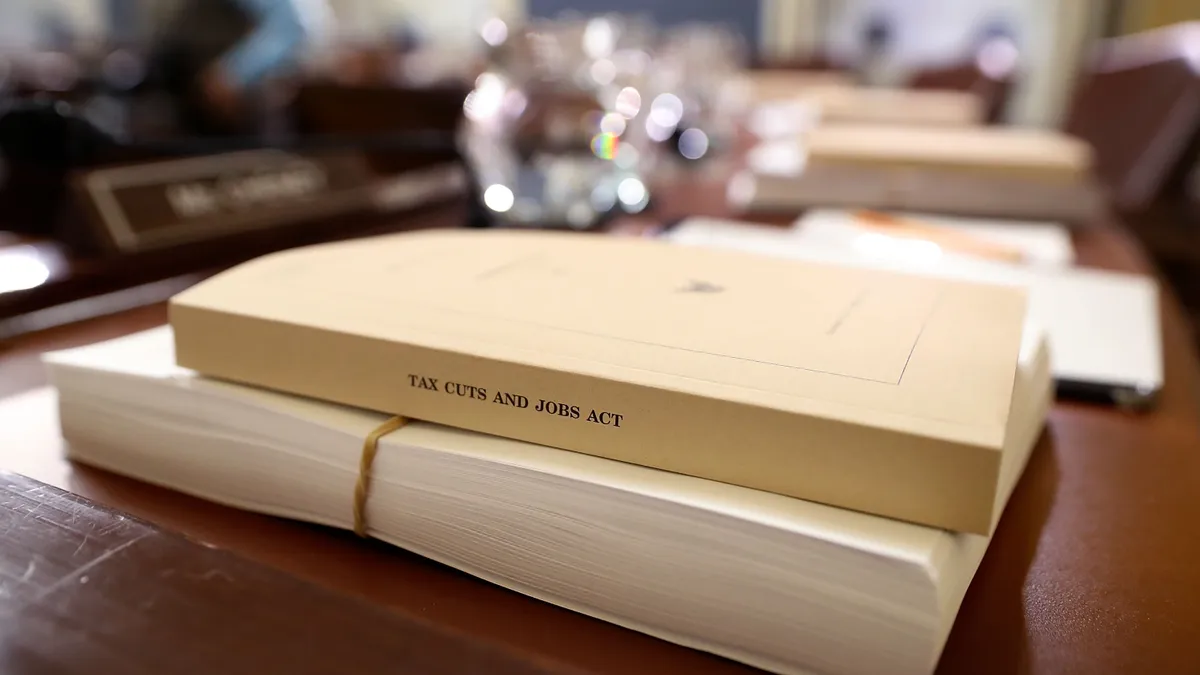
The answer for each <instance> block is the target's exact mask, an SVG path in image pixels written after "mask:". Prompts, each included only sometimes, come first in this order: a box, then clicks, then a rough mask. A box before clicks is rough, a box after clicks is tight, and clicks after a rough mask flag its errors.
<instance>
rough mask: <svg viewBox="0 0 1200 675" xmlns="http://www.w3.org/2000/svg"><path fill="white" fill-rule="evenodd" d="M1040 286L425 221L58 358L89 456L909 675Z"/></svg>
mask: <svg viewBox="0 0 1200 675" xmlns="http://www.w3.org/2000/svg"><path fill="white" fill-rule="evenodd" d="M781 298H783V299H784V300H783V301H782V302H781ZM1026 304H1027V302H1026V293H1025V292H1024V291H1023V290H1021V289H1019V288H1014V287H1012V286H1007V285H997V284H981V283H974V282H970V281H964V280H961V279H954V278H937V277H922V276H917V275H911V274H905V273H900V272H896V271H889V270H878V269H868V268H864V267H856V266H852V265H843V266H836V265H828V264H823V263H818V262H796V261H790V260H781V259H773V258H767V257H762V256H756V255H750V254H746V253H740V252H730V251H719V250H712V249H711V248H708V247H686V246H678V245H675V244H673V243H671V242H664V241H658V240H650V239H632V238H618V237H586V236H581V235H570V234H548V233H532V232H511V231H491V232H464V231H442V232H423V233H413V234H405V235H395V236H388V237H379V238H375V239H368V240H358V241H348V242H339V243H335V244H325V245H321V246H315V247H310V248H306V249H295V250H291V251H287V252H283V253H278V254H274V255H271V256H267V257H265V258H261V259H258V260H255V261H252V262H250V263H246V264H243V265H241V266H239V267H237V268H235V269H232V270H229V271H226V272H224V273H222V274H219V275H217V276H215V277H212V278H210V279H208V280H206V281H204V282H202V283H201V284H199V285H197V286H196V287H193V288H192V289H189V290H188V291H185V292H184V293H182V294H180V295H179V296H177V297H175V298H174V299H172V302H171V326H170V327H169V328H163V329H159V330H156V331H152V332H149V333H143V334H140V335H135V336H131V337H127V338H122V339H119V340H116V341H112V342H108V343H104V344H100V345H95V346H91V347H85V348H81V349H75V350H70V351H66V352H61V353H57V354H52V355H50V356H48V357H47V363H48V364H49V368H50V371H51V375H52V379H53V382H54V384H55V386H56V387H57V390H58V396H59V399H58V400H59V404H60V419H61V423H62V429H63V433H64V434H65V436H66V438H67V440H68V448H69V453H70V456H71V457H72V458H73V459H74V460H76V461H80V462H85V463H88V464H93V465H96V466H99V467H102V468H105V469H108V470H111V471H114V472H118V473H122V474H126V475H129V476H132V477H135V478H138V479H141V480H144V481H148V482H151V483H155V484H159V485H164V486H167V487H170V488H174V489H177V490H181V491H184V492H187V493H190V494H193V495H197V496H200V497H203V498H207V499H211V500H215V501H219V502H222V503H225V504H230V505H233V506H237V507H240V508H245V509H250V510H254V511H259V512H263V513H268V514H273V515H277V516H282V517H288V518H296V519H301V520H306V521H311V522H314V523H321V524H324V525H328V526H331V527H338V528H353V529H354V530H355V531H357V532H359V533H360V534H362V535H364V536H371V537H376V538H379V539H382V540H384V541H388V542H391V543H393V544H395V545H397V546H400V547H403V548H405V549H408V550H411V551H414V552H416V553H419V554H422V555H425V556H428V557H430V558H432V559H435V560H439V561H442V562H444V563H446V564H448V565H452V566H454V567H456V568H459V569H461V570H464V571H466V572H468V573H470V574H474V575H476V576H478V577H480V578H483V579H487V580H489V581H492V582H495V583H497V584H500V585H502V586H505V587H507V588H510V589H513V590H515V591H518V592H521V593H525V594H528V595H530V596H533V597H536V598H541V599H544V600H546V601H549V602H552V603H555V604H558V605H561V606H563V607H567V608H571V609H574V610H576V611H579V612H583V613H586V614H589V615H592V616H595V617H599V618H601V619H604V620H608V621H612V622H614V623H617V624H620V625H623V626H628V627H629V628H632V629H634V630H639V631H643V632H646V633H649V634H651V635H656V636H660V637H662V638H664V639H667V640H670V641H673V642H676V643H679V644H681V645H686V646H690V647H695V648H698V649H703V650H707V651H710V652H713V653H716V654H721V655H724V656H728V657H730V658H732V659H736V660H738V661H742V662H745V663H749V664H753V665H757V666H760V667H763V668H766V669H769V670H773V671H776V672H779V673H832V674H840V673H847V674H857V673H864V674H865V673H879V672H889V673H914V674H923V673H929V672H930V671H931V670H932V669H933V668H934V666H935V665H936V663H937V659H938V656H939V654H940V652H941V649H942V647H943V645H944V644H945V641H946V639H947V636H948V634H949V631H950V627H951V625H952V624H953V621H954V617H955V615H956V613H957V611H958V607H959V605H960V603H961V602H962V599H963V597H964V594H965V593H966V589H967V587H968V585H969V583H970V580H971V577H972V575H973V574H974V572H975V570H976V569H977V567H978V565H979V562H980V560H981V558H982V556H983V554H984V551H985V550H986V548H987V545H988V542H989V540H990V537H991V534H992V532H993V531H994V528H995V527H996V525H997V522H998V521H999V519H1000V517H1001V515H1002V513H1003V511H1004V507H1005V505H1006V503H1007V501H1008V498H1009V495H1010V494H1011V493H1012V490H1013V487H1014V485H1015V484H1016V482H1017V480H1018V479H1019V477H1020V475H1021V472H1022V469H1023V467H1024V466H1025V463H1026V460H1027V459H1028V457H1029V454H1030V452H1031V450H1032V448H1033V446H1034V444H1035V442H1036V440H1037V438H1038V437H1039V435H1040V432H1041V429H1042V427H1043V424H1044V421H1045V417H1046V413H1047V407H1048V406H1049V405H1050V401H1051V398H1052V384H1051V375H1050V371H1051V365H1050V352H1049V350H1048V348H1047V344H1046V340H1045V339H1044V335H1043V333H1042V332H1041V331H1040V329H1039V328H1038V327H1037V326H1036V324H1034V323H1032V322H1030V321H1028V320H1027V312H1026ZM372 439H380V440H378V443H377V444H376V443H375V441H374V440H372ZM373 450H377V451H378V452H377V453H376V452H373ZM364 467H365V468H364Z"/></svg>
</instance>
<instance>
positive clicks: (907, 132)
mask: <svg viewBox="0 0 1200 675" xmlns="http://www.w3.org/2000/svg"><path fill="white" fill-rule="evenodd" d="M1093 162H1094V159H1093V157H1092V152H1091V149H1090V147H1089V146H1088V145H1087V144H1086V143H1085V142H1083V141H1081V140H1079V139H1077V138H1072V137H1070V136H1067V135H1064V134H1061V133H1058V132H1050V131H1044V130H1032V129H1016V128H1008V129H1002V128H998V127H912V126H888V125H859V124H846V125H834V126H819V127H817V128H814V129H811V130H810V131H808V132H807V133H805V134H804V135H803V136H801V137H800V138H789V139H786V140H776V141H770V142H767V143H763V144H761V145H759V146H758V147H756V148H754V149H753V150H751V151H750V153H749V154H748V156H747V164H748V166H747V168H746V170H745V171H744V172H742V173H741V174H739V175H738V176H737V177H735V179H734V180H733V181H731V183H730V186H729V199H730V202H731V203H732V204H733V205H734V206H735V207H737V208H740V209H744V210H746V211H752V212H753V211H759V212H761V211H788V212H792V213H795V212H797V211H798V210H802V209H805V208H809V207H814V206H829V207H835V206H838V207H848V208H878V209H896V210H910V211H930V212H941V213H955V214H963V215H979V216H999V217H1006V218H1030V219H1050V220H1064V221H1071V222H1079V221H1085V220H1088V219H1091V218H1094V217H1095V216H1096V215H1097V214H1099V213H1100V212H1101V210H1102V208H1103V206H1104V202H1103V198H1102V194H1101V192H1100V191H1099V190H1098V189H1097V188H1096V186H1095V184H1094V181H1093V180H1092V170H1093Z"/></svg>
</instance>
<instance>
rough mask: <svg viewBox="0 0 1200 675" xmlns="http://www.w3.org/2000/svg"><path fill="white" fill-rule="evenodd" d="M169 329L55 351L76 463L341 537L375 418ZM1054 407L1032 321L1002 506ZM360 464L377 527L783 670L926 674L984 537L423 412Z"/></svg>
mask: <svg viewBox="0 0 1200 675" xmlns="http://www.w3.org/2000/svg"><path fill="white" fill-rule="evenodd" d="M171 337H172V336H171V334H170V329H169V328H162V329H157V330H154V331H150V332H147V333H141V334H137V335H133V336H130V337H126V338H121V339H118V340H114V341H111V342H106V343H101V344H97V345H93V346H89V347H83V348H78V349H74V350H70V351H65V352H59V353H54V354H50V355H48V356H47V357H46V361H47V364H48V366H49V369H50V373H51V378H52V381H53V383H54V385H55V386H56V388H57V392H58V401H59V414H60V420H61V425H62V430H63V433H64V436H65V437H66V439H67V447H68V454H69V456H70V458H71V459H72V460H74V461H77V462H82V463H86V464H91V465H95V466H98V467H102V468H104V469H107V470H109V471H113V472H116V473H120V474H124V475H127V476H131V477H133V478H136V479H140V480H143V481H146V482H150V483H154V484H157V485H162V486H165V487H168V488H171V489H176V490H179V491H182V492H186V493H189V494H192V495H196V496H199V497H202V498H205V499H209V500H213V501H217V502H221V503H224V504H228V505H232V506H235V507H238V508H244V509H249V510H253V511H257V512H261V513H266V514H272V515H276V516H282V517H287V518H295V519H300V520H305V521H311V522H314V523H321V524H324V525H328V526H331V527H337V528H350V527H352V525H353V523H354V519H353V515H352V514H353V503H354V492H355V484H356V481H357V479H358V475H359V461H360V457H361V452H362V446H363V441H364V438H365V437H366V436H367V435H368V434H370V433H371V432H372V430H374V429H376V428H377V427H378V426H379V425H380V424H381V423H383V422H384V421H385V420H386V419H387V418H386V416H384V415H380V414H376V413H370V412H365V411H361V410H356V409H352V408H346V407H341V406H337V405H332V404H328V403H324V402H319V401H314V400H309V399H302V398H297V397H292V396H287V395H283V394H278V393H273V392H269V391H264V390H259V389H254V388H249V387H245V386H239V385H233V384H228V383H224V382H217V381H212V380H207V379H204V378H202V377H199V376H197V375H196V374H194V373H192V372H190V371H186V370H183V369H180V368H178V367H176V366H175V365H174V356H173V353H172V339H171ZM1050 399H1051V395H1050V376H1049V365H1048V355H1047V352H1046V348H1045V341H1044V340H1043V339H1041V336H1040V334H1039V333H1038V332H1036V331H1034V330H1032V329H1031V330H1029V331H1027V334H1026V337H1025V340H1024V344H1023V347H1022V352H1021V360H1020V367H1019V371H1018V373H1017V375H1016V389H1015V394H1014V398H1013V401H1012V406H1013V415H1012V416H1011V417H1010V419H1011V420H1012V424H1013V429H1014V432H1015V433H1012V434H1010V435H1009V438H1010V441H1011V442H1012V444H1013V447H1012V448H1011V452H1007V451H1006V453H1005V454H1004V457H1005V460H1004V462H1005V463H1004V465H1003V466H1002V468H1001V483H1000V491H999V493H998V495H997V497H998V500H999V502H1000V504H1001V505H1002V504H1003V503H1004V502H1006V501H1007V499H1008V496H1009V495H1010V494H1011V492H1012V489H1013V487H1014V485H1015V484H1016V482H1017V479H1018V478H1019V476H1020V474H1021V471H1022V469H1023V468H1024V465H1025V462H1026V460H1027V458H1028V456H1029V452H1030V450H1031V448H1032V447H1033V445H1034V443H1035V441H1036V439H1037V438H1038V436H1039V435H1040V432H1041V429H1042V426H1043V424H1044V420H1045V415H1046V412H1047V408H1048V406H1049V405H1050ZM797 442H803V441H802V439H797ZM730 451H731V452H736V448H730ZM372 476H373V478H372V481H371V488H370V492H369V498H368V500H367V503H366V523H367V526H368V529H367V533H368V534H369V536H372V537H376V538H379V539H382V540H384V541H387V542H390V543H392V544H395V545H396V546H400V547H402V548H405V549H408V550H410V551H413V552H416V553H418V554H421V555H424V556H426V557H429V558H432V559H434V560H438V561H441V562H443V563H445V564H447V565H450V566H452V567H455V568H458V569H460V570H463V571H465V572H467V573H470V574H473V575H476V576H478V577H480V578H483V579H486V580H488V581H491V582H494V583H496V584H499V585H501V586H504V587H506V588H509V589H512V590H514V591H517V592H520V593H524V594H527V595H530V596H533V597H535V598H540V599H542V600H545V601H547V602H551V603H554V604H556V605H560V606H563V607H567V608H570V609H573V610H576V611H579V612H582V613H584V614H588V615H591V616H594V617H598V618H600V619H603V620H607V621H611V622H613V623H616V624H619V625H622V626H626V627H628V628H631V629H634V630H638V631H642V632H645V633H648V634H650V635H655V636H658V637H660V638H663V639H665V640H669V641H671V642H675V643H678V644H681V645H685V646H689V647H694V648H697V649H701V650H705V651H709V652H713V653H716V654H720V655H723V656H726V657H729V658H731V659H735V660H737V661H741V662H744V663H748V664H751V665H754V666H758V667H761V668H765V669H767V670H771V671H775V672H778V673H788V674H790V673H830V674H847V675H849V674H863V675H866V674H873V673H880V672H888V673H899V674H905V673H912V674H924V673H930V672H932V671H933V669H934V667H935V666H936V664H937V660H938V657H939V655H940V653H941V650H942V647H943V645H944V644H945V641H946V638H947V636H948V634H949V632H950V627H951V625H952V624H953V621H954V617H955V615H956V613H957V612H958V608H959V606H960V604H961V602H962V599H963V596H964V594H965V593H966V589H967V586H968V584H969V583H970V580H971V578H972V576H973V575H974V573H975V570H976V569H977V568H978V566H979V563H980V560H981V559H982V557H983V554H984V551H985V550H986V548H987V546H988V542H989V538H988V537H984V536H980V535H970V534H954V533H950V532H946V531H942V530H938V529H933V528H928V527H922V526H917V525H913V524H909V523H904V522H899V521H894V520H888V519H886V518H881V517H877V516H870V515H865V514H862V513H857V512H852V511H845V510H840V509H836V508H832V507H828V506H823V505H819V504H815V503H811V502H806V501H801V500H798V499H792V498H787V497H781V496H778V495H773V494H769V493H766V492H760V491H755V490H750V489H746V488H739V487H734V486H731V485H727V484H723V483H717V482H713V481H707V480H702V479H697V478H690V477H686V476H682V475H678V474H673V473H668V472H664V471H659V470H655V469H648V468H644V467H640V466H635V465H632V464H626V463H623V462H618V461H612V460H606V459H601V458H597V457H592V456H588V455H583V454H579V453H573V452H567V451H563V450H557V449H553V448H548V447H543V446H538V445H533V444H530V443H524V442H520V441H513V440H505V439H501V438H497V437H492V436H486V435H482V434H478V433H472V432H467V431H462V430H457V429H452V428H447V427H442V426H437V425H433V424H427V423H421V422H411V423H409V424H408V425H407V426H404V427H402V428H400V429H399V430H396V431H394V432H392V433H390V434H388V435H386V436H384V437H383V439H382V441H381V442H380V444H379V450H378V455H377V456H376V458H375V460H374V466H373V472H372Z"/></svg>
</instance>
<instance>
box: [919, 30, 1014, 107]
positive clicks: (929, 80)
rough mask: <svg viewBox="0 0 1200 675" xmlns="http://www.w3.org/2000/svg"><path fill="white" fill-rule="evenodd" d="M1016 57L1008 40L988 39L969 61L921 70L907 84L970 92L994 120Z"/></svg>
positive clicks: (1010, 80) (1005, 101)
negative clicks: (981, 102) (980, 101)
mask: <svg viewBox="0 0 1200 675" xmlns="http://www.w3.org/2000/svg"><path fill="white" fill-rule="evenodd" d="M1018 58H1019V54H1018V52H1017V47H1016V45H1014V44H1013V43H1012V42H1011V41H1008V40H1000V39H998V40H993V41H989V42H987V43H985V44H983V45H982V46H981V47H980V48H979V49H978V50H977V51H976V53H975V56H974V58H972V59H971V60H970V61H966V62H962V63H957V64H953V65H949V66H946V67H944V68H930V69H927V70H922V71H920V72H918V73H916V74H915V75H914V76H913V78H912V79H911V80H910V81H909V83H908V86H909V87H911V88H913V89H950V90H955V91H967V92H971V93H973V94H975V95H976V96H978V97H979V98H980V100H982V101H983V108H984V115H985V119H986V120H987V121H988V123H989V124H995V123H997V122H999V121H1000V118H1001V117H1003V115H1004V108H1005V106H1007V105H1008V97H1009V94H1010V92H1011V91H1012V85H1013V80H1014V79H1015V77H1016V69H1017V63H1018Z"/></svg>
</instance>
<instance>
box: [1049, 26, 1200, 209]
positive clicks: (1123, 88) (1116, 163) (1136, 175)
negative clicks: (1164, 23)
mask: <svg viewBox="0 0 1200 675" xmlns="http://www.w3.org/2000/svg"><path fill="white" fill-rule="evenodd" d="M1086 68H1087V70H1086V72H1085V73H1084V74H1083V75H1082V77H1081V79H1080V82H1079V84H1078V88H1077V89H1076V92H1075V95H1074V98H1073V101H1072V104H1071V106H1070V110H1069V111H1068V114H1067V119H1066V124H1065V129H1066V131H1067V132H1068V133H1071V134H1074V135H1076V136H1079V137H1081V138H1083V139H1085V140H1087V141H1088V142H1090V143H1091V144H1092V146H1093V147H1094V149H1095V152H1096V171H1097V175H1098V176H1099V178H1100V180H1101V181H1102V182H1103V183H1104V184H1105V186H1106V187H1107V188H1108V189H1109V191H1110V196H1111V199H1112V202H1113V204H1114V206H1116V207H1117V208H1118V209H1119V210H1121V211H1125V212H1130V211H1138V210H1143V209H1145V208H1147V207H1148V206H1149V205H1150V204H1151V203H1152V202H1153V201H1154V200H1155V199H1156V198H1157V197H1159V196H1160V195H1161V194H1162V191H1163V189H1164V187H1165V186H1166V184H1167V182H1168V181H1169V180H1170V178H1171V176H1172V175H1173V174H1174V172H1175V171H1176V170H1177V169H1178V167H1179V165H1180V163H1181V162H1182V161H1183V160H1184V157H1185V155H1186V154H1187V149H1188V147H1189V145H1190V143H1191V142H1192V141H1193V139H1194V138H1195V137H1196V134H1197V133H1198V132H1200V22H1191V23H1185V24H1178V25H1176V26H1171V27H1168V28H1163V29H1158V30H1153V31H1147V32H1144V33H1139V34H1134V35H1129V36H1124V37H1119V38H1111V39H1109V40H1106V41H1104V42H1103V43H1101V44H1100V46H1099V47H1098V49H1097V50H1096V52H1095V54H1094V55H1093V56H1092V58H1091V60H1090V62H1089V64H1088V65H1087V66H1086Z"/></svg>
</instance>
